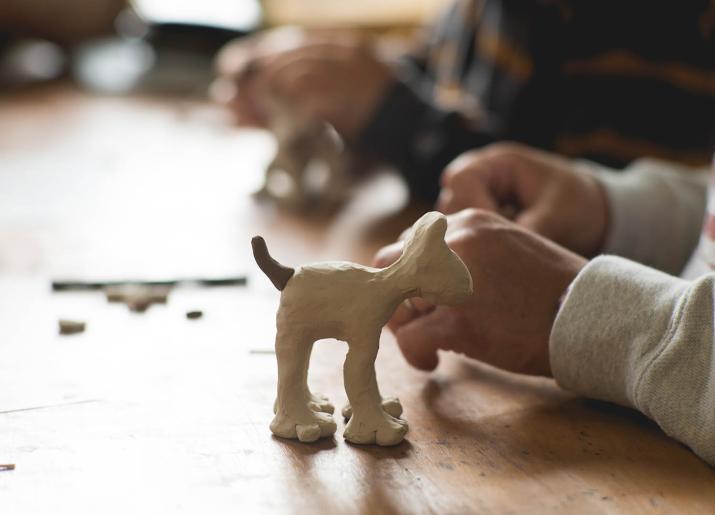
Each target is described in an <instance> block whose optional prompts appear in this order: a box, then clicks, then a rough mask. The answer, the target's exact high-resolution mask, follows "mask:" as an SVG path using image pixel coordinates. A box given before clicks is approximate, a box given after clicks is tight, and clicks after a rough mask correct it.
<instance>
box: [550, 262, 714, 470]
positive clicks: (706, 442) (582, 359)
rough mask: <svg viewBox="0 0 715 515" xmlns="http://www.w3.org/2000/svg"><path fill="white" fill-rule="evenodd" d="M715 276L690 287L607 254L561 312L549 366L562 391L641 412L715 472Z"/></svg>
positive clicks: (589, 269)
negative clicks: (714, 295) (699, 457)
mask: <svg viewBox="0 0 715 515" xmlns="http://www.w3.org/2000/svg"><path fill="white" fill-rule="evenodd" d="M714 288H715V275H707V276H704V277H702V278H700V279H698V280H697V281H694V282H687V281H683V280H681V279H678V278H676V277H673V276H669V275H666V274H663V273H661V272H658V271H656V270H653V269H651V268H647V267H645V266H642V265H639V264H636V263H633V262H630V261H626V260H624V259H620V258H616V257H610V256H604V257H599V258H596V259H594V260H593V261H592V262H591V263H589V264H588V265H587V266H586V267H585V268H584V269H583V270H582V271H581V273H580V274H579V275H578V277H577V278H576V280H575V281H574V282H573V284H572V285H571V288H570V290H569V292H568V294H567V296H566V298H565V300H564V303H563V305H562V307H561V310H560V311H559V313H558V315H557V318H556V321H555V323H554V327H553V329H552V334H551V340H550V346H549V348H550V361H551V368H552V371H553V374H554V377H555V378H556V380H557V381H558V382H559V384H560V385H561V386H563V387H564V388H566V389H568V390H572V391H574V392H576V393H579V394H582V395H585V396H589V397H593V398H597V399H601V400H606V401H611V402H616V403H619V404H622V405H625V406H630V407H634V408H637V409H638V410H640V411H642V412H643V413H644V414H646V415H647V416H649V417H651V418H653V419H654V420H655V421H656V422H657V423H658V424H659V425H660V426H661V428H662V429H663V430H664V431H665V432H666V433H668V434H669V435H671V436H672V437H674V438H676V439H678V440H680V441H682V442H683V443H685V444H686V445H688V446H689V447H691V448H692V449H693V451H695V453H697V454H698V455H699V456H701V457H702V458H703V459H705V460H706V461H708V462H709V463H711V464H715V382H713V381H712V378H713V377H714V376H715V362H714V361H713V359H712V356H713V354H714V352H713V351H715V342H714V341H713V316H712V313H713V309H714V307H715V304H714V300H715V299H714V298H713V290H714Z"/></svg>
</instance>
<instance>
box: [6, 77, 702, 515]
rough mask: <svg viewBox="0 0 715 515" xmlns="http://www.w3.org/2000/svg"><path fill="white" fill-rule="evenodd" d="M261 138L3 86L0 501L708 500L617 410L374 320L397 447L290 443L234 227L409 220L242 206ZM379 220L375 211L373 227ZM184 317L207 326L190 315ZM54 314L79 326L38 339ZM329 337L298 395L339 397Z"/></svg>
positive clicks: (120, 104)
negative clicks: (431, 357)
mask: <svg viewBox="0 0 715 515" xmlns="http://www.w3.org/2000/svg"><path fill="white" fill-rule="evenodd" d="M271 152H272V142H271V140H270V138H268V137H267V136H266V135H265V134H262V133H259V132H251V131H238V130H236V129H233V128H231V127H230V125H229V124H228V121H227V119H226V117H225V115H224V114H223V113H221V112H220V111H217V110H216V109H214V108H212V107H210V106H207V105H204V104H202V103H200V102H189V101H185V100H178V99H163V100H160V99H152V98H129V99H127V98H102V97H93V96H90V95H88V94H84V93H80V92H78V91H76V90H74V89H73V88H72V87H70V86H55V87H52V88H49V89H40V90H35V91H31V92H28V93H23V94H15V95H12V96H6V97H2V98H1V99H0V330H1V331H2V332H1V333H0V463H14V464H16V469H15V470H14V471H0V513H3V514H43V513H52V514H58V513H68V514H70V513H71V514H83V513H102V514H114V513H116V514H134V513H137V514H139V513H141V514H144V513H172V514H173V513H191V514H195V513H202V514H203V513H205V514H213V513H246V514H248V513H251V514H253V513H263V512H272V513H274V512H277V513H284V512H285V513H293V512H294V513H301V514H303V513H393V512H394V513H476V512H478V513H516V512H529V513H532V512H533V513H544V512H554V511H556V512H561V513H603V512H609V513H642V512H653V513H675V512H678V513H683V512H695V513H703V512H706V511H714V510H715V473H714V472H713V470H712V469H711V468H709V467H708V466H707V465H705V464H704V463H703V462H702V461H700V460H699V459H698V458H696V457H695V456H694V455H693V454H692V453H690V452H689V451H688V450H687V449H685V448H683V447H682V446H680V445H679V444H678V443H676V442H674V441H673V440H670V439H669V438H667V437H666V436H665V435H664V434H663V433H662V432H661V431H660V430H659V429H658V428H657V427H656V426H655V425H654V424H653V423H651V422H649V421H648V420H647V419H645V418H644V417H642V416H640V415H638V414H636V413H635V412H632V411H629V410H625V409H621V408H618V407H615V406H611V405H607V404H603V403H598V402H593V401H588V400H584V399H579V398H575V397H574V396H572V395H570V394H569V393H566V392H564V391H562V390H560V389H559V388H557V387H556V386H555V385H554V383H553V382H552V381H550V380H547V379H540V378H527V377H520V376H516V375H512V374H507V373H503V372H500V371H497V370H494V369H492V368H490V367H487V366H482V365H479V364H476V363H471V362H468V361H465V360H463V359H460V358H458V357H456V356H451V355H450V356H443V359H442V363H441V365H440V367H439V368H438V369H437V370H436V371H435V372H433V373H431V374H426V373H421V372H418V371H415V370H413V369H411V368H410V367H409V366H407V364H406V363H405V362H404V361H403V360H402V358H401V357H400V356H399V353H398V352H397V350H396V347H395V345H394V341H393V340H392V338H391V337H390V336H389V335H388V334H385V335H384V336H383V341H382V349H381V352H380V356H379V358H378V375H379V377H380V382H381V385H382V389H383V391H384V392H385V393H386V394H389V395H398V396H399V397H400V398H401V399H402V403H403V405H404V407H405V415H406V418H407V419H408V420H409V423H410V432H409V433H408V440H407V441H405V442H404V443H403V444H401V445H399V446H397V447H394V448H378V447H372V446H368V447H359V446H352V445H349V444H346V443H345V442H344V441H343V439H342V437H341V436H340V434H339V433H340V432H341V431H342V429H343V424H342V422H339V429H338V431H339V433H338V435H336V438H335V439H334V440H332V439H331V440H326V441H321V442H320V443H318V444H313V445H307V444H300V443H296V442H290V441H283V440H280V439H276V438H273V437H272V436H271V434H270V432H269V430H268V423H269V421H270V419H271V416H272V413H271V405H272V401H273V396H274V388H275V380H276V377H275V376H276V371H275V358H274V356H273V355H271V354H270V353H266V351H269V352H270V349H271V347H272V339H273V336H274V325H273V316H274V311H275V308H276V305H277V301H278V294H277V292H276V291H275V290H273V288H272V287H271V286H270V284H269V283H268V281H267V280H265V278H264V277H262V276H261V275H260V274H259V273H257V272H256V269H255V267H254V265H253V263H252V259H251V257H250V251H249V244H248V242H249V237H250V236H251V235H252V234H254V233H262V234H264V235H265V236H266V238H267V240H268V242H269V245H270V246H271V250H272V251H273V252H274V254H275V255H276V256H278V257H279V258H280V259H281V260H282V261H284V262H287V263H301V262H303V261H306V260H309V259H320V258H326V257H330V258H348V259H354V260H360V261H367V260H369V259H370V256H371V255H372V253H373V252H374V250H375V249H376V248H378V247H379V246H380V244H382V243H383V242H386V241H388V240H389V239H390V238H392V237H394V235H395V234H397V233H398V231H399V229H400V228H402V226H404V225H406V224H408V223H409V221H410V220H409V218H411V215H409V214H408V215H404V214H403V215H402V216H401V217H400V216H398V217H395V216H392V215H394V213H396V212H398V211H399V209H400V206H401V205H402V204H403V203H404V200H405V191H404V189H403V188H402V187H401V185H400V184H399V182H398V181H397V180H396V179H395V178H394V177H390V176H378V177H377V178H375V179H374V180H372V181H370V182H369V183H367V184H365V185H364V186H363V187H362V188H361V189H360V191H359V192H358V193H357V195H356V198H355V200H354V201H353V202H352V203H351V204H350V205H349V206H347V207H346V209H345V210H344V211H343V212H341V213H339V214H338V215H336V216H334V217H332V218H329V217H312V218H307V219H305V218H304V219H299V218H296V217H289V216H287V215H285V214H280V213H278V212H276V211H275V210H273V209H271V208H270V207H266V206H259V205H256V204H255V203H254V202H253V201H252V200H251V199H250V198H249V192H250V191H251V190H253V189H255V188H256V187H257V186H258V184H259V183H260V179H261V170H262V167H263V166H264V165H265V164H266V162H267V161H268V160H269V159H270V157H271ZM386 220H391V222H388V221H386ZM236 273H248V274H249V280H250V282H249V285H248V286H247V287H226V288H216V289H213V290H209V289H189V288H185V289H177V290H176V291H175V292H173V293H172V295H171V297H170V301H169V303H168V304H167V305H166V306H155V307H152V308H150V309H149V311H148V312H147V313H145V314H135V313H129V312H128V311H127V309H126V308H124V307H123V306H122V305H116V304H107V303H106V302H105V300H104V299H103V298H102V296H101V295H100V294H98V293H62V294H57V293H56V294H52V293H51V292H50V289H49V280H50V278H52V277H60V276H63V277H83V278H93V277H102V278H118V277H127V276H139V277H152V278H156V277H166V276H197V275H198V276H206V275H209V276H214V275H227V274H236ZM189 309H202V310H203V311H204V313H205V316H204V318H202V319H199V320H194V321H191V320H187V319H186V318H185V312H186V311H187V310H189ZM60 317H70V318H80V319H83V320H86V321H87V323H88V327H87V331H86V332H85V333H83V334H80V335H75V336H59V335H57V328H56V324H57V320H58V318H60ZM345 352H346V346H345V344H343V343H339V342H335V341H326V342H320V343H319V344H318V345H317V346H316V351H315V355H314V358H313V364H312V368H311V382H312V385H313V386H314V387H315V389H316V390H318V391H322V392H324V393H327V394H328V395H329V396H330V397H331V399H332V400H333V401H335V402H336V404H337V405H338V406H340V405H341V404H342V403H343V402H344V401H345V393H344V391H343V388H342V381H341V365H342V359H343V356H344V354H345Z"/></svg>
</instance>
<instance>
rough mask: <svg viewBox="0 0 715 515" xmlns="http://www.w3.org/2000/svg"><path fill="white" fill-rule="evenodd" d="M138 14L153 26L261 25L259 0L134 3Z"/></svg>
mask: <svg viewBox="0 0 715 515" xmlns="http://www.w3.org/2000/svg"><path fill="white" fill-rule="evenodd" d="M132 5H133V6H134V8H135V9H136V11H137V13H138V14H139V15H140V16H141V17H142V18H144V19H145V20H147V21H149V22H151V23H180V24H187V25H205V26H208V27H219V28H225V29H231V30H241V31H248V30H251V29H255V28H256V27H258V26H259V24H260V22H261V6H260V3H259V1H258V0H201V1H187V0H183V1H176V0H132Z"/></svg>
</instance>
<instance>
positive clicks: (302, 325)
mask: <svg viewBox="0 0 715 515" xmlns="http://www.w3.org/2000/svg"><path fill="white" fill-rule="evenodd" d="M446 230H447V221H446V219H445V217H444V216H443V215H441V214H439V213H435V212H431V213H427V214H426V215H424V216H423V217H422V218H420V219H419V220H418V221H417V222H416V223H415V224H414V226H413V228H412V233H411V236H410V238H409V239H408V240H407V242H406V244H405V249H404V251H403V253H402V256H401V257H400V259H399V260H398V261H396V262H395V263H393V264H392V265H390V266H389V267H387V268H382V269H378V268H371V267H366V266H362V265H358V264H354V263H346V262H328V263H317V264H313V265H305V266H301V267H299V268H297V269H295V270H294V269H292V268H289V267H285V266H283V265H281V264H279V263H278V262H277V261H275V260H274V259H273V258H271V257H270V255H269V254H268V250H267V248H266V245H265V242H264V241H263V238H260V237H256V238H254V239H253V241H252V242H251V243H252V245H253V253H254V256H255V258H256V262H257V263H258V265H259V267H260V268H261V270H263V272H264V273H266V275H267V276H268V277H269V278H270V279H271V281H272V282H273V284H274V285H275V286H276V287H277V288H278V289H279V290H282V293H281V300H280V306H279V308H278V314H277V334H276V345H275V348H276V357H277V361H278V396H277V399H276V403H275V406H274V413H275V417H274V418H273V421H272V422H271V425H270V428H271V431H272V432H273V434H275V435H277V436H281V437H283V438H297V439H298V440H300V441H302V442H313V441H315V440H317V439H319V438H321V437H327V436H331V435H332V434H333V433H335V431H336V429H337V426H336V424H335V421H334V420H333V417H332V413H333V411H334V408H333V406H332V405H331V404H330V403H329V402H328V399H327V398H326V397H325V396H323V395H320V394H315V393H312V392H311V391H310V389H309V388H308V383H307V379H308V365H309V361H310V353H311V351H312V348H313V343H314V342H315V341H316V340H320V339H323V338H336V339H338V340H343V341H346V342H347V343H348V346H349V350H348V354H347V358H346V359H345V365H344V369H343V373H344V380H345V390H346V392H347V395H348V400H349V402H350V405H349V406H347V407H346V408H345V409H344V410H343V413H344V414H345V415H346V416H349V417H350V421H349V422H348V424H347V427H346V428H345V432H344V436H345V439H346V440H348V441H349V442H352V443H356V444H373V443H376V444H378V445H396V444H398V443H400V442H401V441H402V440H403V438H404V436H405V434H406V433H407V422H405V421H404V420H402V419H400V418H399V417H400V415H401V413H402V406H401V405H400V402H399V400H398V399H396V398H383V397H382V396H381V395H380V391H379V389H378V385H377V378H376V376H375V366H374V364H375V358H376V357H377V351H378V346H379V340H380V331H381V330H382V327H383V326H384V325H385V323H386V322H387V321H388V320H389V318H390V316H391V315H392V313H393V312H394V310H395V308H396V307H397V306H398V305H399V304H400V303H401V302H402V301H404V300H405V299H409V298H411V297H422V298H424V299H427V300H428V301H430V302H432V303H434V304H447V305H454V304H458V303H461V302H464V301H465V300H466V299H467V298H468V297H469V296H470V295H471V294H472V278H471V276H470V274H469V271H468V270H467V267H466V266H465V265H464V263H463V262H462V260H461V259H460V258H459V257H458V256H457V255H456V254H455V253H454V252H452V251H451V250H450V249H449V247H447V244H446V243H445V241H444V235H445V231H446ZM350 415H351V416H350Z"/></svg>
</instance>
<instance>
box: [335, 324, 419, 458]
mask: <svg viewBox="0 0 715 515" xmlns="http://www.w3.org/2000/svg"><path fill="white" fill-rule="evenodd" d="M379 340H380V333H379V332H378V333H377V334H371V335H370V336H366V337H362V338H354V339H352V340H351V341H349V342H348V345H349V347H350V350H348V355H347V357H346V358H345V365H344V368H343V375H344V379H345V391H346V393H347V394H348V399H349V400H350V405H351V407H352V417H351V418H350V421H349V422H348V425H347V427H346V428H345V433H344V436H345V439H346V440H347V441H349V442H351V443H355V444H372V443H376V444H377V445H383V446H387V445H397V444H399V443H400V442H401V441H402V440H403V439H404V437H405V434H406V433H407V429H408V427H407V422H405V421H404V420H400V419H398V418H395V417H393V416H391V415H390V414H388V413H386V412H385V410H384V409H383V407H382V397H381V396H380V391H379V389H378V386H377V377H376V375H375V358H376V357H377V350H378V346H379Z"/></svg>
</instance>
